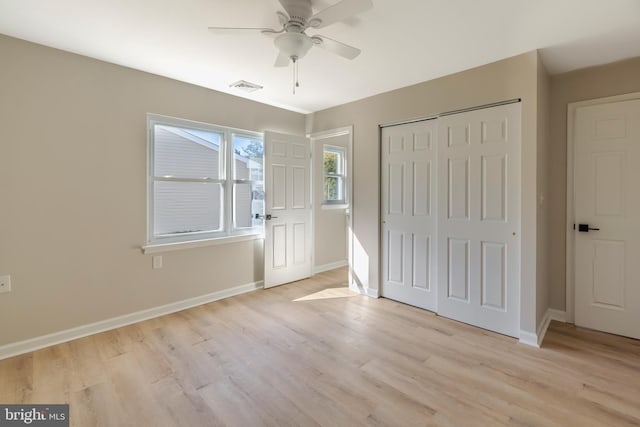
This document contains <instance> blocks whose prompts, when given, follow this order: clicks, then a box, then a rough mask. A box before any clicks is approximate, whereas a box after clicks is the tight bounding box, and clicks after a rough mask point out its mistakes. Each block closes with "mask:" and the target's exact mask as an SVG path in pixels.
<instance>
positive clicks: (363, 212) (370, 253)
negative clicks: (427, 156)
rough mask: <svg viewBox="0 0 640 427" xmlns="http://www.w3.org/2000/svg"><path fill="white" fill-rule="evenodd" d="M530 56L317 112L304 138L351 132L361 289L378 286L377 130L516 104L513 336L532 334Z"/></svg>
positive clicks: (534, 58) (533, 59)
mask: <svg viewBox="0 0 640 427" xmlns="http://www.w3.org/2000/svg"><path fill="white" fill-rule="evenodd" d="M537 79H538V53H537V52H530V53H527V54H524V55H520V56H517V57H513V58H510V59H506V60H503V61H499V62H496V63H492V64H488V65H485V66H482V67H479V68H475V69H472V70H468V71H464V72H461V73H457V74H453V75H450V76H446V77H442V78H439V79H436V80H431V81H428V82H424V83H421V84H417V85H414V86H410V87H406V88H403V89H398V90H394V91H392V92H388V93H384V94H381V95H377V96H373V97H370V98H366V99H363V100H360V101H356V102H352V103H349V104H345V105H342V106H339V107H335V108H331V109H328V110H324V111H320V112H317V113H315V114H314V115H313V119H312V122H311V124H310V125H311V130H312V132H319V131H324V130H329V129H334V128H338V127H342V126H347V125H351V124H353V126H354V142H353V144H354V146H353V159H354V197H353V227H354V265H353V270H354V273H355V278H356V280H357V281H358V282H359V283H360V284H361V285H362V286H363V287H365V288H371V289H373V290H377V289H378V287H379V281H380V280H379V268H380V265H379V252H378V248H379V243H380V240H379V232H378V230H379V222H380V216H379V193H380V185H379V182H380V175H379V161H380V159H379V153H380V148H379V130H378V126H379V125H380V124H385V123H390V122H396V121H403V120H408V119H412V118H418V117H423V116H427V115H431V114H436V113H440V112H445V111H450V110H455V109H460V108H466V107H471V106H476V105H483V104H487V103H491V102H498V101H504V100H508V99H513V98H522V119H523V120H522V136H523V138H522V178H523V181H522V187H523V194H522V213H523V218H522V251H523V260H524V262H523V264H522V294H521V299H522V308H521V325H520V327H521V329H522V330H525V331H528V332H535V330H536V324H537V320H536V303H535V301H536V270H537V266H536V240H537V237H536V227H537V224H536V217H537V209H536V206H537V203H536V199H537V196H536V193H537V180H536V175H537V147H536V146H537V142H538V140H537V132H538V129H537V123H536V116H537V113H538V107H537V104H538V92H537Z"/></svg>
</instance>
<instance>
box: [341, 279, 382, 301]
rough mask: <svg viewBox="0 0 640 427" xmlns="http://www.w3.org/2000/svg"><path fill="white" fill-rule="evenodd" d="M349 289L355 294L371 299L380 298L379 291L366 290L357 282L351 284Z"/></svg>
mask: <svg viewBox="0 0 640 427" xmlns="http://www.w3.org/2000/svg"><path fill="white" fill-rule="evenodd" d="M349 289H351V290H352V291H353V292H356V293H359V294H360V295H364V296H367V297H371V298H380V295H379V294H378V290H377V289H374V288H365V287H364V286H362V285H360V284H358V283H357V282H356V281H355V280H354V281H353V283H350V284H349Z"/></svg>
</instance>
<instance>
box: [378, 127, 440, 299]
mask: <svg viewBox="0 0 640 427" xmlns="http://www.w3.org/2000/svg"><path fill="white" fill-rule="evenodd" d="M435 144H436V120H429V121H422V122H417V123H409V124H406V125H399V126H392V127H387V128H383V129H382V178H381V179H382V295H383V296H384V297H386V298H390V299H393V300H396V301H400V302H403V303H406V304H411V305H415V306H417V307H421V308H424V309H427V310H432V311H435V310H436V295H435V294H436V286H435V281H436V280H435V279H436V272H435V266H436V262H435V256H436V254H435V244H436V239H435V230H436V206H435V203H434V201H435V198H434V189H435V184H434V177H435V159H436V158H435Z"/></svg>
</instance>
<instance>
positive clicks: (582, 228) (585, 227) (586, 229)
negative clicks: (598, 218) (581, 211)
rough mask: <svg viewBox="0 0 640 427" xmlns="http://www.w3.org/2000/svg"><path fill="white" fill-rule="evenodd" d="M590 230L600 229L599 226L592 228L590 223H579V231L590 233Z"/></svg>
mask: <svg viewBox="0 0 640 427" xmlns="http://www.w3.org/2000/svg"><path fill="white" fill-rule="evenodd" d="M589 230H593V231H600V229H599V228H591V227H589V224H578V231H579V232H581V233H588V232H589Z"/></svg>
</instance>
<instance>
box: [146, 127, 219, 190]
mask: <svg viewBox="0 0 640 427" xmlns="http://www.w3.org/2000/svg"><path fill="white" fill-rule="evenodd" d="M154 149H155V159H156V160H155V165H154V166H155V175H156V176H166V175H171V176H175V177H182V178H205V177H207V178H217V177H218V170H219V166H218V165H219V163H220V162H219V160H218V149H211V148H209V147H206V146H205V145H202V144H198V143H196V142H194V141H190V140H188V139H186V138H184V137H181V136H179V135H176V134H175V133H173V132H170V131H168V130H166V129H162V128H161V127H159V128H158V129H156V139H155V147H154Z"/></svg>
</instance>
